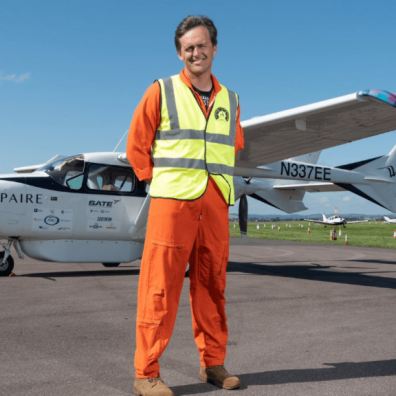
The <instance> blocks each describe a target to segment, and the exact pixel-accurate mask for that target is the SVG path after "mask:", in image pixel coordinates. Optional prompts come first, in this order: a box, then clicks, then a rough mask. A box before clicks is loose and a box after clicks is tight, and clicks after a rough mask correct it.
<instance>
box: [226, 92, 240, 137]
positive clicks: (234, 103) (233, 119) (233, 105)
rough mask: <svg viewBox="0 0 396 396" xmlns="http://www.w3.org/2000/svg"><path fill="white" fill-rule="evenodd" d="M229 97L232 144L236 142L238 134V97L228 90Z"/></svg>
mask: <svg viewBox="0 0 396 396" xmlns="http://www.w3.org/2000/svg"><path fill="white" fill-rule="evenodd" d="M228 97H229V100H230V113H231V118H230V140H231V142H232V143H234V141H235V133H236V112H237V107H238V105H237V97H236V93H235V92H232V91H230V90H228Z"/></svg>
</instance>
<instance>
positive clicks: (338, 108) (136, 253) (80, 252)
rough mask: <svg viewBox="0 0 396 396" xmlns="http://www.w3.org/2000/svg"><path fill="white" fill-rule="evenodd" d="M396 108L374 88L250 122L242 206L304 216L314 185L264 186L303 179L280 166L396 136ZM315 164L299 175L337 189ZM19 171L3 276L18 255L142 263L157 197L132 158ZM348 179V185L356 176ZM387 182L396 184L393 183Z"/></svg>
mask: <svg viewBox="0 0 396 396" xmlns="http://www.w3.org/2000/svg"><path fill="white" fill-rule="evenodd" d="M395 107H396V96H395V95H393V94H390V93H388V92H386V91H376V90H370V91H361V92H358V93H354V94H350V95H345V96H341V97H338V98H334V99H330V100H326V101H322V102H317V103H315V104H311V105H307V106H302V107H297V108H294V109H291V110H286V111H283V112H279V113H274V114H270V115H267V116H263V117H257V118H253V119H250V120H247V121H244V122H243V123H242V126H243V128H244V131H245V144H246V147H245V149H244V151H243V152H242V153H241V155H240V156H239V158H238V160H237V163H236V169H235V175H236V176H235V178H234V184H235V190H236V198H240V197H242V199H241V201H243V200H244V197H245V199H246V195H247V194H248V195H251V196H253V197H254V198H257V199H259V200H261V201H263V202H266V203H269V204H270V205H273V206H276V207H278V208H280V209H281V210H284V211H286V212H295V211H300V210H303V209H305V206H304V204H303V203H302V198H303V196H304V193H305V191H307V189H308V188H312V187H304V188H296V187H294V186H295V184H298V183H297V182H296V183H294V184H293V187H292V188H290V183H289V185H287V182H286V181H285V184H282V182H280V183H278V184H277V185H274V180H264V179H262V177H263V176H264V177H272V178H274V177H275V178H276V179H278V177H277V175H278V176H279V174H280V176H282V177H281V178H283V177H284V178H286V177H289V178H295V176H294V174H295V172H294V168H295V166H299V164H297V163H296V165H293V164H292V163H290V172H289V175H287V174H286V173H287V172H286V171H287V169H288V163H287V162H285V161H281V162H279V163H278V165H276V163H275V161H280V160H284V159H285V158H289V157H290V156H295V155H303V154H306V153H311V152H315V151H318V150H321V149H324V148H326V147H332V146H336V145H339V144H343V143H347V142H350V141H354V140H358V139H362V138H365V137H369V136H374V135H377V134H380V133H384V132H388V131H392V130H395V129H396V108H395ZM311 156H312V157H314V156H315V155H311ZM309 157H310V156H308V160H306V162H304V163H303V164H304V166H306V167H307V168H305V177H303V176H304V172H303V169H304V168H301V167H300V168H297V169H298V172H297V175H296V177H297V178H299V179H300V180H308V181H310V180H316V181H317V183H318V181H321V182H322V183H325V184H332V182H333V183H334V180H333V179H332V174H331V172H330V173H329V171H327V170H326V169H324V167H320V166H313V165H312V163H313V162H314V160H311V161H309ZM299 159H301V157H300V158H299ZM294 160H297V158H294V159H291V160H290V161H294ZM263 164H270V165H271V166H272V167H274V169H278V173H277V174H276V173H275V174H274V173H273V172H272V176H268V172H269V173H271V171H272V170H271V166H269V167H267V166H266V165H264V166H263ZM259 166H260V167H259ZM389 166H392V165H389ZM308 167H312V170H311V168H308ZM282 169H283V171H282ZM386 169H388V168H386ZM389 169H390V168H389ZM392 169H393V168H392ZM15 171H16V173H12V174H9V175H0V239H2V240H4V242H3V243H2V246H3V248H4V251H3V252H1V253H0V275H8V274H10V273H11V272H12V269H13V266H14V262H13V258H12V256H11V248H12V247H14V249H15V250H16V252H17V254H18V255H19V257H23V254H26V255H28V256H30V257H33V258H36V259H39V260H44V261H55V262H87V263H88V262H102V263H104V264H105V265H106V266H116V265H118V264H119V263H120V262H129V261H132V260H135V259H137V258H139V257H140V255H141V252H142V246H143V240H144V234H145V225H146V219H147V212H148V205H149V198H148V195H147V193H146V186H145V184H144V183H142V182H139V181H138V180H137V179H136V177H135V175H134V173H133V171H132V169H131V168H130V166H129V164H128V163H127V161H126V159H125V154H122V153H114V152H113V153H90V154H89V153H88V154H80V155H75V156H70V157H60V158H59V157H57V158H54V159H52V160H50V161H49V162H48V163H46V164H44V165H43V166H29V167H23V168H18V169H16V170H15ZM340 171H341V170H340ZM265 172H267V176H265V175H264V173H265ZM282 172H283V173H284V174H282ZM345 172H346V173H345V175H344V177H347V175H348V172H349V173H350V172H351V171H350V170H349V171H345ZM385 172H387V170H385ZM389 173H391V172H390V171H389ZM256 176H258V177H260V179H256ZM386 176H387V177H386ZM383 177H384V179H386V180H388V181H389V180H390V178H391V177H393V176H389V175H386V174H385V175H384V176H383ZM390 181H392V180H390ZM300 183H301V185H304V183H302V182H301V181H300ZM305 184H306V183H305ZM344 184H345V183H344ZM310 185H311V184H310ZM332 185H333V184H332ZM317 188H319V187H317ZM326 188H329V186H327V187H326ZM395 211H396V210H395Z"/></svg>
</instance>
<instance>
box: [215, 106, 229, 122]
mask: <svg viewBox="0 0 396 396" xmlns="http://www.w3.org/2000/svg"><path fill="white" fill-rule="evenodd" d="M215 118H216V120H221V121H228V119H229V118H230V114H229V113H228V111H227V110H226V109H225V108H224V107H218V108H217V109H216V111H215Z"/></svg>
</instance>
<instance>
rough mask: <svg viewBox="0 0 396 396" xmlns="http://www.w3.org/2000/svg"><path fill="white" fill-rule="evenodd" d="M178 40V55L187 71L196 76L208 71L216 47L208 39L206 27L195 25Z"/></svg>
mask: <svg viewBox="0 0 396 396" xmlns="http://www.w3.org/2000/svg"><path fill="white" fill-rule="evenodd" d="M179 42H180V52H179V53H178V56H179V59H180V60H181V61H183V62H184V64H185V65H186V69H187V71H188V72H189V73H190V74H192V75H195V76H197V77H199V76H201V75H202V74H204V73H206V72H209V73H210V70H211V67H212V62H213V58H214V56H215V54H216V49H217V47H216V46H214V45H213V44H212V42H211V41H210V35H209V32H208V29H206V27H204V26H197V27H195V28H193V29H191V30H189V31H188V32H187V33H185V34H184V35H183V36H181V37H180V39H179Z"/></svg>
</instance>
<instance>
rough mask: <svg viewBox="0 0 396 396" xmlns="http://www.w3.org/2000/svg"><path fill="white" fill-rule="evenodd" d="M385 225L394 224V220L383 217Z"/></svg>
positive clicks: (395, 220) (395, 221)
mask: <svg viewBox="0 0 396 396" xmlns="http://www.w3.org/2000/svg"><path fill="white" fill-rule="evenodd" d="M384 220H385V223H396V219H391V218H389V217H388V216H384Z"/></svg>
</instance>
